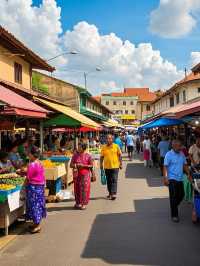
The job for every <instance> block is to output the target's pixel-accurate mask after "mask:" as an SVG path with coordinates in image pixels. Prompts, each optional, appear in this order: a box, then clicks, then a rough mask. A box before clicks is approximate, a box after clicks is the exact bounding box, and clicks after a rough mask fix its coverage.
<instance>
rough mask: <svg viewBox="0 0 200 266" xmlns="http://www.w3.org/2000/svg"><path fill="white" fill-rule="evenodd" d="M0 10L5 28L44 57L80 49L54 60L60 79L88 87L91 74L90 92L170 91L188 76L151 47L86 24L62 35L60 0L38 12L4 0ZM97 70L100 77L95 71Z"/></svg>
mask: <svg viewBox="0 0 200 266" xmlns="http://www.w3.org/2000/svg"><path fill="white" fill-rule="evenodd" d="M0 10H1V16H0V24H1V25H3V26H4V27H5V28H7V29H8V30H9V31H11V32H12V33H13V34H14V35H16V37H18V38H20V39H21V40H22V41H24V42H25V43H26V44H27V45H28V46H29V47H30V48H32V49H33V50H34V51H36V52H38V53H39V54H40V55H41V56H42V57H44V58H50V57H53V56H55V55H57V54H59V53H61V52H63V51H70V50H77V51H78V52H79V54H78V55H69V56H63V57H59V59H58V60H54V61H52V63H54V64H56V65H57V67H58V66H59V67H58V70H57V72H56V73H55V75H56V76H57V77H59V78H63V79H65V80H67V81H69V82H72V83H75V84H79V85H82V86H84V76H83V72H84V71H85V72H87V73H89V74H88V76H87V77H88V78H87V81H88V82H87V84H88V88H90V89H92V92H93V93H95V94H97V93H99V92H101V91H106V87H107V89H110V90H115V89H120V88H123V87H124V86H126V87H128V86H131V87H134V86H136V87H140V86H145V87H146V86H148V87H150V88H152V89H159V88H166V89H167V88H168V87H169V86H170V85H171V84H172V83H173V82H175V81H177V80H178V79H180V78H181V77H182V75H183V73H182V72H181V71H179V70H178V69H177V68H176V66H175V65H174V64H172V63H171V62H169V61H167V60H164V59H163V58H162V56H161V55H160V51H157V50H154V49H153V47H152V45H151V44H150V43H141V44H139V45H138V46H136V45H135V44H134V43H131V42H130V41H128V40H127V41H125V42H123V40H122V39H120V38H119V37H118V36H116V34H115V33H110V34H108V35H101V34H100V33H99V31H98V28H97V27H96V26H95V25H91V24H88V23H87V22H79V23H78V24H76V25H75V26H74V28H73V29H72V30H68V31H67V32H65V33H62V25H61V20H60V14H61V9H60V7H58V6H57V4H56V1H55V0H43V3H42V4H41V5H40V6H39V7H35V6H33V5H32V1H31V0H9V1H7V0H0ZM97 66H99V67H101V69H102V71H101V72H95V68H96V67H97ZM72 70H74V71H72ZM77 70H79V71H77ZM90 72H91V73H90Z"/></svg>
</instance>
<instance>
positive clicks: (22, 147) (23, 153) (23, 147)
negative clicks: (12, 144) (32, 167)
mask: <svg viewBox="0 0 200 266" xmlns="http://www.w3.org/2000/svg"><path fill="white" fill-rule="evenodd" d="M27 147H28V140H27V138H24V139H22V140H21V141H20V142H19V146H18V153H19V156H20V157H21V158H22V160H23V161H24V163H26V162H27Z"/></svg>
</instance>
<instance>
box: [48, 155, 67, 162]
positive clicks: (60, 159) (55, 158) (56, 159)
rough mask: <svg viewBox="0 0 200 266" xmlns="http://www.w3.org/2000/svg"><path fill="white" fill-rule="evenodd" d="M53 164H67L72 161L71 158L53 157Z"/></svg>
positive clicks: (51, 158)
mask: <svg viewBox="0 0 200 266" xmlns="http://www.w3.org/2000/svg"><path fill="white" fill-rule="evenodd" d="M49 159H50V160H51V161H52V162H58V163H65V162H68V161H69V160H70V157H67V156H52V157H50V158H49Z"/></svg>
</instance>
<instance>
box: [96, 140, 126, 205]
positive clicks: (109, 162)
mask: <svg viewBox="0 0 200 266" xmlns="http://www.w3.org/2000/svg"><path fill="white" fill-rule="evenodd" d="M100 168H101V169H103V168H104V169H105V174H106V178H107V188H108V192H109V195H108V199H110V200H115V199H116V195H117V181H118V173H119V169H122V157H121V150H120V148H119V146H118V145H117V144H115V143H113V136H112V135H108V136H107V144H106V145H104V146H103V147H102V149H101V159H100Z"/></svg>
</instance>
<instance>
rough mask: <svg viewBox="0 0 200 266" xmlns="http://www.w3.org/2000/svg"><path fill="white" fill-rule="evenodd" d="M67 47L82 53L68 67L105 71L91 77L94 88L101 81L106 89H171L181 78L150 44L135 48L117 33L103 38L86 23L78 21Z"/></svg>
mask: <svg viewBox="0 0 200 266" xmlns="http://www.w3.org/2000/svg"><path fill="white" fill-rule="evenodd" d="M64 44H65V46H67V47H68V48H69V49H71V50H73V49H75V50H77V51H79V53H80V54H79V55H78V56H77V57H76V58H73V59H72V60H70V62H69V64H68V66H69V68H71V69H74V68H77V67H79V68H81V69H84V70H88V71H89V70H94V69H95V68H96V66H100V67H101V68H102V72H100V73H96V74H95V75H94V74H93V75H91V76H88V78H89V81H90V82H89V84H90V85H93V86H94V87H96V86H95V85H96V84H97V83H96V84H95V82H96V81H97V80H99V79H101V81H100V82H99V86H100V87H101V88H102V87H103V89H104V87H105V84H108V86H110V84H113V83H112V82H113V81H114V84H115V87H116V88H122V87H123V86H132V87H133V86H138V87H139V86H149V87H151V88H153V89H158V88H168V86H170V85H171V84H172V83H173V82H174V81H176V80H177V79H179V78H181V77H182V72H181V71H178V70H177V68H176V66H175V65H174V64H172V63H170V62H169V61H167V60H164V59H163V58H162V57H161V55H160V52H159V51H157V50H153V48H152V45H151V44H150V43H141V44H139V45H138V46H136V45H134V44H133V43H131V42H130V41H125V42H123V41H122V40H121V39H120V38H119V37H117V36H116V35H115V34H114V33H111V34H109V35H100V33H99V31H98V29H97V28H96V26H95V25H90V24H88V23H87V22H79V23H78V24H77V25H76V26H75V27H74V28H73V30H72V31H67V32H66V33H65V36H64ZM72 80H74V79H72ZM94 84H95V85H94ZM102 85H103V86H102ZM112 88H113V86H110V89H112Z"/></svg>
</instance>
